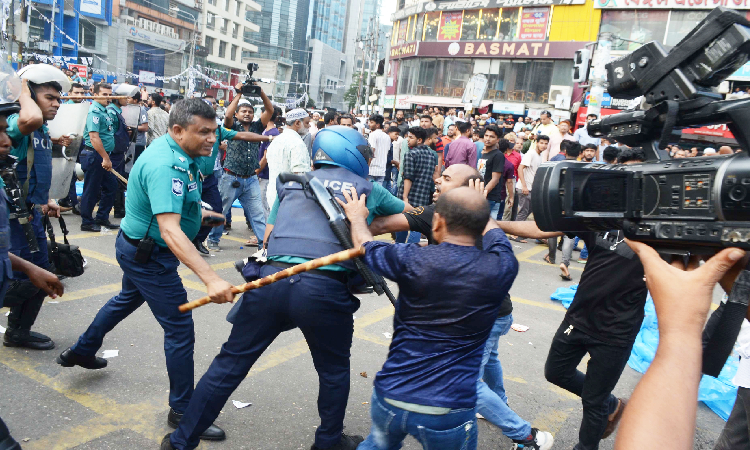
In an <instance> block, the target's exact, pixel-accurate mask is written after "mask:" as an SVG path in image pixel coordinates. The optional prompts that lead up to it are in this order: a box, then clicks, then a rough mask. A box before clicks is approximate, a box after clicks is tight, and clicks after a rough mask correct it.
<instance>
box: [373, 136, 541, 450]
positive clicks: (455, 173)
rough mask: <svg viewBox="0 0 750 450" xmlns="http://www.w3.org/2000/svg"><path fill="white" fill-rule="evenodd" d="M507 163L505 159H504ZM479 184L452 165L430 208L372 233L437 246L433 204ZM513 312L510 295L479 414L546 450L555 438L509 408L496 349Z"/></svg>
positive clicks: (466, 169) (464, 168)
mask: <svg viewBox="0 0 750 450" xmlns="http://www.w3.org/2000/svg"><path fill="white" fill-rule="evenodd" d="M495 151H497V150H495ZM504 162H505V158H504V157H503V163H504ZM480 181H483V180H482V177H481V176H480V174H479V172H478V171H477V170H476V169H474V168H473V167H471V166H468V165H466V164H451V165H450V166H449V167H448V168H446V169H445V170H444V171H443V174H442V175H441V176H440V178H438V179H437V180H435V193H434V194H433V203H432V204H431V205H427V206H420V207H418V208H415V209H413V210H411V211H409V212H407V213H402V214H394V215H392V216H380V217H376V218H375V220H373V222H372V224H371V225H370V232H372V234H373V235H374V236H377V235H379V234H384V233H389V232H396V231H416V232H419V233H422V234H424V235H425V236H426V237H427V240H428V242H429V243H430V244H436V242H435V240H434V239H433V237H432V217H433V215H434V214H435V203H434V202H436V201H437V199H438V198H439V197H440V195H441V194H444V193H446V192H448V191H450V190H451V189H455V188H457V187H460V186H469V183H470V182H473V183H478V182H480ZM473 183H472V184H473ZM491 220H492V219H491ZM531 223H533V222H531ZM477 247H478V248H483V246H482V241H481V239H480V240H478V241H477ZM512 313H513V303H512V302H511V300H510V295H508V296H506V297H505V301H503V303H502V305H501V306H500V311H499V312H498V317H497V318H496V320H495V324H494V326H493V328H492V333H491V334H490V338H489V339H488V340H487V342H486V345H485V350H484V355H483V358H482V366H481V368H480V374H484V376H483V377H482V378H484V379H487V380H492V383H493V384H492V385H491V386H490V385H488V384H487V383H485V382H484V381H483V380H482V379H480V380H478V381H477V411H479V412H480V413H482V414H483V416H484V418H485V419H487V420H488V421H490V422H491V423H493V424H494V425H496V426H497V427H500V428H501V429H502V430H503V433H504V434H505V435H506V436H508V437H509V438H511V439H512V440H513V442H514V443H516V444H523V446H524V447H523V448H528V449H529V450H532V449H545V450H546V449H549V448H551V446H552V443H553V440H554V439H553V437H552V435H551V434H550V433H548V432H546V431H540V430H538V429H536V428H532V427H531V425H530V424H529V422H527V421H525V420H523V419H522V418H520V417H519V416H518V415H517V414H516V413H515V412H514V411H513V410H512V409H510V407H509V406H508V401H507V398H506V397H505V389H504V387H503V379H502V368H501V365H500V361H499V360H498V355H497V346H498V341H499V339H500V336H503V335H505V334H507V333H508V331H509V330H510V326H511V324H512V323H513V315H512ZM519 448H521V447H519Z"/></svg>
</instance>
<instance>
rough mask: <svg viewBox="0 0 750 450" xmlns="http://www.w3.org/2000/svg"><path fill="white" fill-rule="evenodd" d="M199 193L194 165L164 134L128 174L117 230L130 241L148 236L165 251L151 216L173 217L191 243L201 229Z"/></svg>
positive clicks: (157, 225) (196, 164) (144, 153)
mask: <svg viewBox="0 0 750 450" xmlns="http://www.w3.org/2000/svg"><path fill="white" fill-rule="evenodd" d="M198 159H200V158H198ZM201 189H202V185H201V181H200V177H199V176H198V163H197V162H196V160H194V159H193V158H191V157H190V156H188V155H187V153H185V151H184V150H182V148H180V146H179V145H177V143H176V142H175V141H174V139H172V137H171V136H170V135H168V134H165V135H164V136H162V137H160V138H158V139H156V140H154V141H153V142H152V143H151V145H149V146H148V148H147V149H146V150H145V151H144V152H143V153H142V154H141V156H140V157H138V161H136V162H135V164H134V165H133V169H132V170H131V171H130V178H129V180H128V191H127V198H126V200H125V218H124V219H122V222H121V223H120V228H121V229H122V231H123V232H124V233H125V234H126V235H127V236H128V237H129V238H132V239H143V238H144V237H145V236H146V233H147V232H148V235H149V236H151V237H152V238H153V239H154V240H155V241H156V243H157V244H158V245H159V246H161V247H167V244H166V243H165V242H164V239H162V237H161V232H160V231H159V223H158V222H157V220H156V217H155V216H156V215H157V214H163V213H176V214H180V215H181V216H182V218H181V219H180V228H181V229H182V231H183V232H184V233H185V235H186V236H187V237H188V239H190V240H191V241H192V240H193V239H194V238H195V236H196V235H197V234H198V229H199V228H200V227H201V215H202V213H201ZM149 225H150V228H149Z"/></svg>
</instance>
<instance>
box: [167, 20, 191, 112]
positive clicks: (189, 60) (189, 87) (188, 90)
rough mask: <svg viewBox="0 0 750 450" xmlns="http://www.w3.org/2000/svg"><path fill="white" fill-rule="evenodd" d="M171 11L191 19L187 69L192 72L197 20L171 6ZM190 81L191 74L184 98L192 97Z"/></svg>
mask: <svg viewBox="0 0 750 450" xmlns="http://www.w3.org/2000/svg"><path fill="white" fill-rule="evenodd" d="M169 9H170V10H171V11H175V12H176V13H177V14H184V15H186V16H190V17H191V18H192V19H193V39H192V40H191V42H190V57H189V58H188V69H190V72H192V69H193V54H194V53H195V40H196V36H197V35H198V19H197V18H196V17H195V16H194V15H193V14H191V13H189V12H187V11H182V10H180V8H178V7H176V6H173V7H171V8H169ZM190 80H192V76H191V74H188V89H187V91H186V92H185V94H186V95H185V98H190V97H191V96H192V95H193V92H192V91H193V86H192V85H193V83H191V82H190Z"/></svg>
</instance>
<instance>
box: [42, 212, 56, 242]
mask: <svg viewBox="0 0 750 450" xmlns="http://www.w3.org/2000/svg"><path fill="white" fill-rule="evenodd" d="M43 217H44V218H43V219H42V222H43V226H44V229H45V230H47V236H49V240H50V242H52V245H51V247H55V244H56V242H55V230H54V229H53V228H52V222H50V220H49V216H48V215H47V214H45V215H44V216H43Z"/></svg>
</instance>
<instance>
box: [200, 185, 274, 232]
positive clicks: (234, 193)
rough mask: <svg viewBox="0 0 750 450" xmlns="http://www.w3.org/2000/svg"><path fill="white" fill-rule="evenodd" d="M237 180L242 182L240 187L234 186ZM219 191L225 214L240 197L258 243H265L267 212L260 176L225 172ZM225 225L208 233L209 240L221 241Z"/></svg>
mask: <svg viewBox="0 0 750 450" xmlns="http://www.w3.org/2000/svg"><path fill="white" fill-rule="evenodd" d="M235 181H237V182H239V183H240V186H239V187H232V183H234V182H235ZM219 193H221V206H222V214H224V215H225V216H226V215H227V213H228V212H229V211H231V210H232V203H234V201H235V200H237V199H240V205H242V209H244V210H245V218H246V219H247V220H248V221H249V222H250V226H251V227H252V228H253V233H255V236H257V238H258V245H259V246H260V245H262V244H263V236H264V235H265V234H266V213H265V211H264V210H263V202H262V201H261V198H260V184H259V183H258V177H257V176H255V175H253V176H252V177H250V178H240V177H236V176H233V175H230V174H228V173H225V174H224V175H223V176H222V177H221V179H220V180H219ZM223 232H224V225H219V226H217V227H214V228H213V229H212V230H211V232H210V233H209V234H208V241H209V242H214V243H217V244H218V243H219V241H220V240H221V234H222V233H223Z"/></svg>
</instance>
